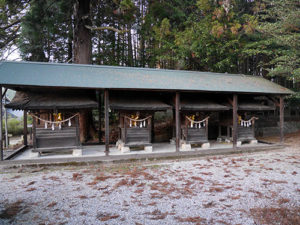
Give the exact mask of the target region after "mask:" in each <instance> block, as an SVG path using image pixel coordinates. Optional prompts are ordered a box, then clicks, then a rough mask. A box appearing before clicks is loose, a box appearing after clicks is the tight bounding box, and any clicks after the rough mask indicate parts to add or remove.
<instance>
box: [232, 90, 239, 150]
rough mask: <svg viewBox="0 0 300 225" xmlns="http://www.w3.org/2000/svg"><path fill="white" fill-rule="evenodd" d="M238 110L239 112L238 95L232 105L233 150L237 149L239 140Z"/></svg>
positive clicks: (234, 96)
mask: <svg viewBox="0 0 300 225" xmlns="http://www.w3.org/2000/svg"><path fill="white" fill-rule="evenodd" d="M237 110H238V96H237V94H234V95H233V104H232V114H233V115H232V116H233V118H232V121H233V123H232V142H233V148H234V149H235V148H236V144H237V138H238V130H237V129H238V114H237Z"/></svg>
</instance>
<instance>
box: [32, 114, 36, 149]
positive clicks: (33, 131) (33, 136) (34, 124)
mask: <svg viewBox="0 0 300 225" xmlns="http://www.w3.org/2000/svg"><path fill="white" fill-rule="evenodd" d="M32 145H33V149H36V119H35V118H32Z"/></svg>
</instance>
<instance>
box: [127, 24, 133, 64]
mask: <svg viewBox="0 0 300 225" xmlns="http://www.w3.org/2000/svg"><path fill="white" fill-rule="evenodd" d="M127 29H128V32H127V38H128V64H127V66H133V54H132V37H131V25H130V24H128V26H127Z"/></svg>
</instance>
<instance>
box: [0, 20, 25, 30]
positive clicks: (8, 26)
mask: <svg viewBox="0 0 300 225" xmlns="http://www.w3.org/2000/svg"><path fill="white" fill-rule="evenodd" d="M20 22H21V19H18V20H16V21H14V22H12V23H11V24H8V25H6V26H5V27H0V29H2V30H6V29H8V28H10V27H12V26H14V25H16V24H17V23H20Z"/></svg>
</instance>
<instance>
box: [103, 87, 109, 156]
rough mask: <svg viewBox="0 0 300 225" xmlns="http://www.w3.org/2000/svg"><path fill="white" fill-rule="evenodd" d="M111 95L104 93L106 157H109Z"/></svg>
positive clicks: (106, 91)
mask: <svg viewBox="0 0 300 225" xmlns="http://www.w3.org/2000/svg"><path fill="white" fill-rule="evenodd" d="M108 110H109V93H108V90H107V89H106V90H105V91H104V119H105V155H106V156H108V155H109V111H108Z"/></svg>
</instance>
